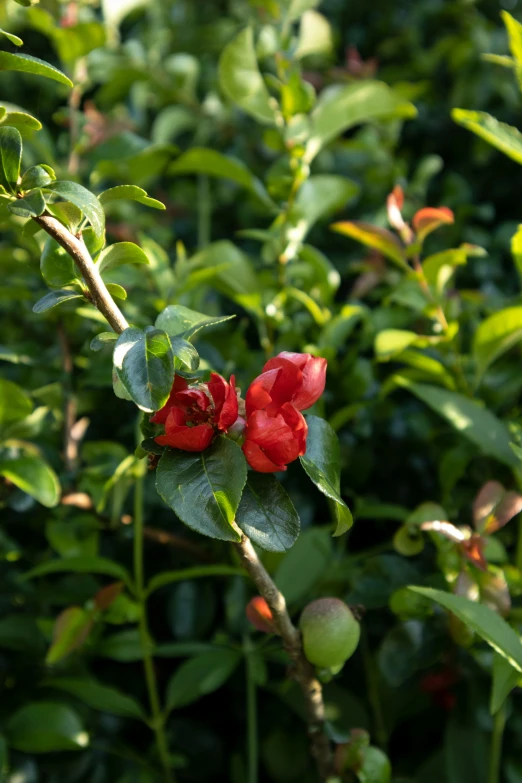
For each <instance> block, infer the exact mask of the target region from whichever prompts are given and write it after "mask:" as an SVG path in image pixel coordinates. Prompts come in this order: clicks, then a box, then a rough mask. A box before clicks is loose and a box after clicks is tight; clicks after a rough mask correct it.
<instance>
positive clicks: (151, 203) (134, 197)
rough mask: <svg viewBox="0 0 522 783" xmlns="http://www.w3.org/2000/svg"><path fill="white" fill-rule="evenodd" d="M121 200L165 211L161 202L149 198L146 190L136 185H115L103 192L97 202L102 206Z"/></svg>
mask: <svg viewBox="0 0 522 783" xmlns="http://www.w3.org/2000/svg"><path fill="white" fill-rule="evenodd" d="M122 199H125V200H128V201H138V202H139V203H140V204H145V205H146V206H147V207H152V208H153V209H165V204H162V202H161V201H157V200H156V199H155V198H151V197H150V196H148V195H147V191H146V190H143V188H138V187H137V186H136V185H117V186H116V187H115V188H109V190H104V191H103V193H100V196H99V200H100V202H101V203H102V204H103V205H104V206H105V204H110V203H111V202H112V201H120V200H122Z"/></svg>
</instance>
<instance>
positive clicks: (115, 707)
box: [42, 677, 144, 720]
mask: <svg viewBox="0 0 522 783" xmlns="http://www.w3.org/2000/svg"><path fill="white" fill-rule="evenodd" d="M42 685H43V686H44V687H46V688H56V689H57V690H61V691H65V692H66V693H70V694H71V695H72V696H76V698H78V699H80V701H82V702H84V704H87V705H88V706H89V707H92V709H94V710H100V712H110V713H112V714H113V715H121V716H122V717H123V718H138V719H139V720H143V719H144V713H143V710H142V708H141V707H140V705H139V704H138V702H137V701H135V700H134V699H133V698H132V697H131V696H127V694H126V693H122V692H121V691H118V690H116V688H112V687H111V686H109V685H104V684H103V683H101V682H98V681H97V680H94V679H92V678H90V677H89V678H88V677H81V678H80V677H75V678H73V677H54V678H52V679H49V680H44V682H43V683H42Z"/></svg>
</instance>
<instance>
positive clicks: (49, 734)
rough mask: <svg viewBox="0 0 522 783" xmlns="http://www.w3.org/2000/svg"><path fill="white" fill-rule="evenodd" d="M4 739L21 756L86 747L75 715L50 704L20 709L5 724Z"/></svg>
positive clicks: (86, 739)
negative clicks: (21, 754)
mask: <svg viewBox="0 0 522 783" xmlns="http://www.w3.org/2000/svg"><path fill="white" fill-rule="evenodd" d="M5 736H6V737H7V741H8V742H9V745H10V746H11V747H13V748H14V749H15V750H21V751H22V752H23V753H49V752H52V751H57V750H81V749H82V748H84V747H86V746H87V745H88V744H89V737H88V735H87V733H86V732H85V730H84V728H83V726H82V724H81V722H80V718H79V717H78V715H77V714H76V712H74V711H73V710H72V709H71V708H70V707H67V706H66V705H65V704H56V703H54V702H50V701H41V702H34V703H33V704H26V705H25V706H24V707H21V708H20V709H19V710H18V712H15V713H14V715H12V716H11V717H10V718H9V720H8V721H7V723H6V725H5Z"/></svg>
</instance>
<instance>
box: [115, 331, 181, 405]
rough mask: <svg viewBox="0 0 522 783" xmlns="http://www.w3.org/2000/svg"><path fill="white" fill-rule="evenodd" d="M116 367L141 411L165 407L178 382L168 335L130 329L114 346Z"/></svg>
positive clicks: (159, 332)
mask: <svg viewBox="0 0 522 783" xmlns="http://www.w3.org/2000/svg"><path fill="white" fill-rule="evenodd" d="M114 367H115V368H116V370H117V372H118V376H119V378H120V380H121V382H122V383H123V385H124V387H125V389H126V390H127V392H128V393H129V395H130V397H131V398H132V400H134V402H135V403H136V405H137V406H138V407H139V408H141V410H144V411H147V412H152V411H157V410H159V409H160V408H162V407H163V405H164V404H165V402H166V401H167V399H168V396H169V394H170V390H171V389H172V384H173V382H174V354H173V352H172V346H171V344H170V340H169V337H168V335H167V334H166V332H164V331H162V330H160V329H154V328H153V327H148V329H147V330H145V331H142V330H141V329H136V328H135V327H132V326H131V327H129V328H128V329H125V331H124V332H123V333H122V334H121V335H120V336H119V338H118V340H117V342H116V345H115V346H114Z"/></svg>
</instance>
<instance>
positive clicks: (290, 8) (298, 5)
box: [281, 0, 321, 22]
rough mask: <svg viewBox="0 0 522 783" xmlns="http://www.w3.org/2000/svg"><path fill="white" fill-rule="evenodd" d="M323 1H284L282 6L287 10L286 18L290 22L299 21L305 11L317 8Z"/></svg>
mask: <svg viewBox="0 0 522 783" xmlns="http://www.w3.org/2000/svg"><path fill="white" fill-rule="evenodd" d="M320 2H321V0H283V2H282V3H281V5H282V6H283V7H285V6H286V7H287V8H286V18H287V20H288V21H289V22H294V21H295V20H296V19H299V17H301V16H302V15H303V14H304V12H305V11H309V10H310V9H311V8H315V7H316V6H318V5H319V3H320Z"/></svg>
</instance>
